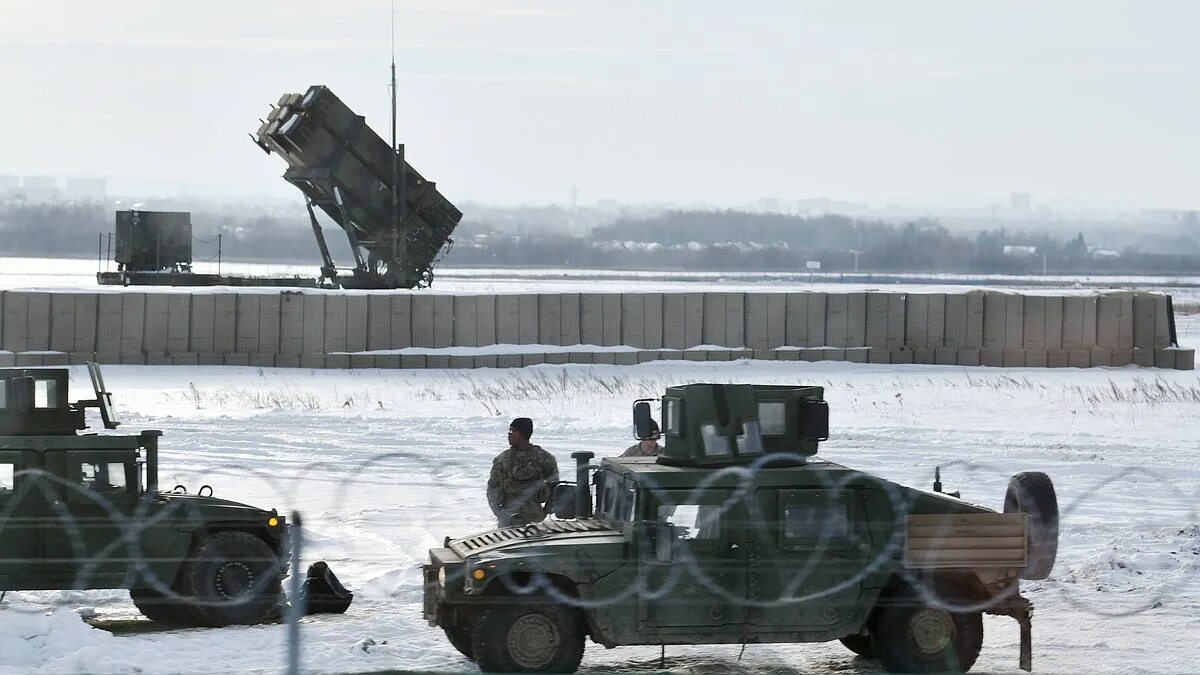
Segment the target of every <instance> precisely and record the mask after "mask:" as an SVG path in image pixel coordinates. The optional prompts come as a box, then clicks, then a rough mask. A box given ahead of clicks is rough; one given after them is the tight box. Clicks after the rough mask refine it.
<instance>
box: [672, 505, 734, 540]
mask: <svg viewBox="0 0 1200 675" xmlns="http://www.w3.org/2000/svg"><path fill="white" fill-rule="evenodd" d="M658 519H659V520H661V521H663V522H666V523H670V524H672V525H674V526H675V534H676V535H677V536H679V538H680V539H716V538H717V537H719V536H721V507H720V506H719V505H716V504H711V505H710V504H680V505H679V506H660V507H658Z"/></svg>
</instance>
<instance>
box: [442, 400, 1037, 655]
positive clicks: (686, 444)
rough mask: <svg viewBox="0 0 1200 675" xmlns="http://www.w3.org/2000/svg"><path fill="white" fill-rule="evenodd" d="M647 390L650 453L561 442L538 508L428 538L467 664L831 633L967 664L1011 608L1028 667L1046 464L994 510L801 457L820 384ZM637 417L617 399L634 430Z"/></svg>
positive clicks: (640, 409)
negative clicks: (547, 504) (549, 493)
mask: <svg viewBox="0 0 1200 675" xmlns="http://www.w3.org/2000/svg"><path fill="white" fill-rule="evenodd" d="M661 405H662V410H661V415H662V426H661V428H662V431H663V437H664V439H665V447H664V449H663V450H662V452H661V454H660V455H659V456H657V457H631V458H606V459H604V460H603V461H602V462H601V463H600V464H599V465H598V466H597V465H595V464H593V463H592V462H591V461H590V460H591V459H592V457H593V454H592V453H591V452H586V451H585V452H577V453H574V455H573V456H574V458H575V460H576V480H575V483H574V485H571V484H560V485H559V486H558V488H557V490H556V495H555V498H554V502H553V504H554V505H553V510H554V513H555V518H553V519H549V520H546V521H543V522H541V523H538V524H534V525H528V526H524V527H510V528H504V529H497V530H490V531H487V532H482V533H479V534H474V535H471V536H468V537H463V538H460V539H452V538H449V537H447V538H446V540H445V542H444V543H443V546H442V547H440V548H435V549H431V550H430V551H429V557H430V561H429V563H428V564H426V565H424V566H423V574H424V583H425V587H424V615H425V619H426V620H427V621H428V623H429V624H430V625H431V626H440V627H442V629H443V630H444V631H445V633H446V636H447V637H448V638H449V641H450V642H451V644H452V645H453V646H454V647H455V648H457V649H458V650H459V651H460V652H461V653H462V654H463V655H464V656H466V657H467V658H469V659H472V660H474V661H476V662H477V664H478V665H479V667H480V668H481V669H482V670H484V671H507V672H514V671H524V672H573V671H575V670H576V669H577V668H578V667H579V663H580V660H581V658H582V656H583V652H584V643H585V640H586V639H588V638H590V639H591V640H592V641H593V642H596V643H598V644H601V645H603V646H605V647H609V648H611V647H617V646H622V645H662V646H664V649H665V646H666V645H695V644H742V645H745V644H747V643H787V642H822V641H830V640H840V641H841V642H842V643H843V644H844V645H845V646H846V647H847V648H849V649H850V650H852V651H854V652H856V653H858V654H860V655H862V656H865V657H874V658H878V659H879V661H880V662H881V664H882V665H883V666H884V668H886V669H887V670H890V671H897V672H930V671H938V672H941V671H966V670H968V669H969V668H970V667H971V666H972V664H973V663H974V662H975V659H976V657H977V656H978V654H979V651H980V648H981V645H982V640H983V624H982V618H981V615H982V614H983V613H988V614H999V615H1005V616H1010V617H1013V618H1015V619H1016V620H1017V622H1018V624H1019V629H1020V656H1019V659H1020V666H1021V668H1023V669H1025V670H1029V669H1030V668H1031V665H1032V664H1031V661H1032V654H1031V652H1032V650H1031V615H1032V608H1031V604H1030V602H1029V601H1028V600H1027V599H1026V598H1024V597H1022V596H1021V593H1020V579H1023V578H1024V579H1042V578H1045V577H1046V576H1047V575H1048V574H1049V572H1050V569H1051V567H1052V566H1053V564H1054V558H1055V555H1056V551H1057V545H1058V507H1057V501H1056V498H1055V495H1054V488H1053V485H1052V484H1051V482H1050V480H1049V478H1048V477H1047V476H1046V475H1045V474H1041V473H1021V474H1017V475H1016V476H1014V477H1013V478H1012V480H1011V481H1010V483H1009V490H1008V494H1007V496H1006V500H1005V508H1004V512H1000V513H998V512H996V511H993V510H991V509H987V508H985V507H982V506H977V505H975V504H971V503H968V502H967V501H965V500H963V499H960V498H958V495H957V494H949V493H944V492H942V491H941V483H940V476H939V478H938V479H937V480H936V481H935V484H934V491H932V492H929V491H923V490H917V489H913V488H909V487H904V486H901V485H898V484H896V483H892V482H889V481H886V480H883V479H880V478H877V477H875V476H871V475H869V474H866V473H863V472H860V471H855V470H853V469H850V468H847V467H845V466H841V465H838V464H835V463H833V462H829V461H825V460H822V459H820V458H818V457H816V456H815V454H816V452H817V448H818V444H819V443H820V442H822V441H824V440H826V439H827V438H828V435H829V417H828V414H829V413H828V406H827V404H826V402H825V401H824V391H823V389H822V388H821V387H811V386H794V387H792V386H761V385H736V384H691V385H686V386H678V387H671V388H669V389H667V390H666V392H665V395H664V396H663V397H662V399H661ZM650 415H651V410H650V401H649V400H640V401H637V402H635V404H634V427H635V429H636V430H637V433H636V434H635V435H636V436H637V437H639V438H642V439H645V438H649V437H650V433H651V426H650V421H651V420H650ZM593 488H594V494H593ZM593 497H594V501H595V509H594V510H593V509H592V502H593Z"/></svg>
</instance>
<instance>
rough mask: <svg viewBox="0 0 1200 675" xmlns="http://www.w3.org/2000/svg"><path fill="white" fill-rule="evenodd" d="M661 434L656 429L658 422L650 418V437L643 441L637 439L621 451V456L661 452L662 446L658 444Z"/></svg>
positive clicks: (647, 454)
mask: <svg viewBox="0 0 1200 675" xmlns="http://www.w3.org/2000/svg"><path fill="white" fill-rule="evenodd" d="M659 438H661V434H660V433H659V431H658V422H655V421H654V420H650V438H647V439H646V440H644V441H638V442H637V443H634V444H633V445H631V446H629V447H628V448H626V449H625V452H622V453H621V456H622V457H654V456H657V455H658V453H660V452H662V446H661V445H659V444H658V439H659Z"/></svg>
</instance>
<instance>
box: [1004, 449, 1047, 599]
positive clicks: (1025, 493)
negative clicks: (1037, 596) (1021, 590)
mask: <svg viewBox="0 0 1200 675" xmlns="http://www.w3.org/2000/svg"><path fill="white" fill-rule="evenodd" d="M1004 512H1005V513H1025V514H1028V516H1029V519H1028V521H1027V523H1028V529H1027V530H1026V532H1027V537H1028V555H1027V558H1028V561H1027V564H1026V566H1025V569H1024V571H1022V572H1021V578H1022V579H1045V578H1046V577H1048V576H1050V570H1052V569H1053V568H1054V559H1055V558H1056V557H1057V556H1058V497H1057V496H1056V495H1055V494H1054V483H1052V482H1050V476H1047V475H1046V474H1044V473H1042V472H1040V471H1022V472H1021V473H1018V474H1016V475H1014V476H1013V477H1012V478H1011V479H1010V480H1009V481H1008V491H1007V492H1006V493H1005V495H1004Z"/></svg>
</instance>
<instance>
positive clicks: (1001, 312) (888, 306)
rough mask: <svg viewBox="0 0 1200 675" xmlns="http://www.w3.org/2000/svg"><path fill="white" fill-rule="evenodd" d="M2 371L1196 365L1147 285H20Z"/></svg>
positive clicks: (1, 324) (2, 315) (5, 323)
mask: <svg viewBox="0 0 1200 675" xmlns="http://www.w3.org/2000/svg"><path fill="white" fill-rule="evenodd" d="M0 303H2V305H3V310H2V312H0V349H2V350H3V351H0V365H4V364H14V363H15V364H18V365H57V364H65V363H79V362H82V361H87V360H95V361H98V362H100V363H121V364H151V365H169V364H179V365H185V364H186V365H253V366H279V367H305V368H325V367H328V368H447V367H448V368H473V367H519V366H527V365H534V364H539V363H615V364H635V363H641V362H645V361H653V360H659V359H686V360H694V361H727V360H731V359H741V358H754V359H773V360H774V359H777V360H803V361H854V362H860V363H868V362H869V363H928V364H945V365H964V366H976V365H983V366H1023V367H1024V366H1034V367H1068V366H1069V367H1082V368H1086V367H1094V366H1124V365H1130V364H1136V365H1140V366H1148V367H1159V368H1177V369H1182V370H1191V369H1193V368H1194V360H1195V352H1194V350H1193V349H1182V348H1179V347H1178V345H1177V342H1176V339H1175V324H1174V316H1173V310H1172V306H1171V300H1170V297H1168V296H1165V295H1158V294H1148V293H1111V294H1103V295H1065V296H1044V295H1019V294H1010V293H999V292H991V291H986V292H985V291H973V292H969V293H961V294H953V293H949V294H948V293H769V292H763V293H720V292H704V293H538V294H523V295H438V294H434V293H378V294H374V293H359V294H348V293H342V292H334V291H307V290H306V291H304V292H298V291H283V292H240V293H224V292H205V293H186V292H171V293H141V292H71V293H57V292H26V291H6V292H4V293H3V296H2V297H0Z"/></svg>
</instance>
